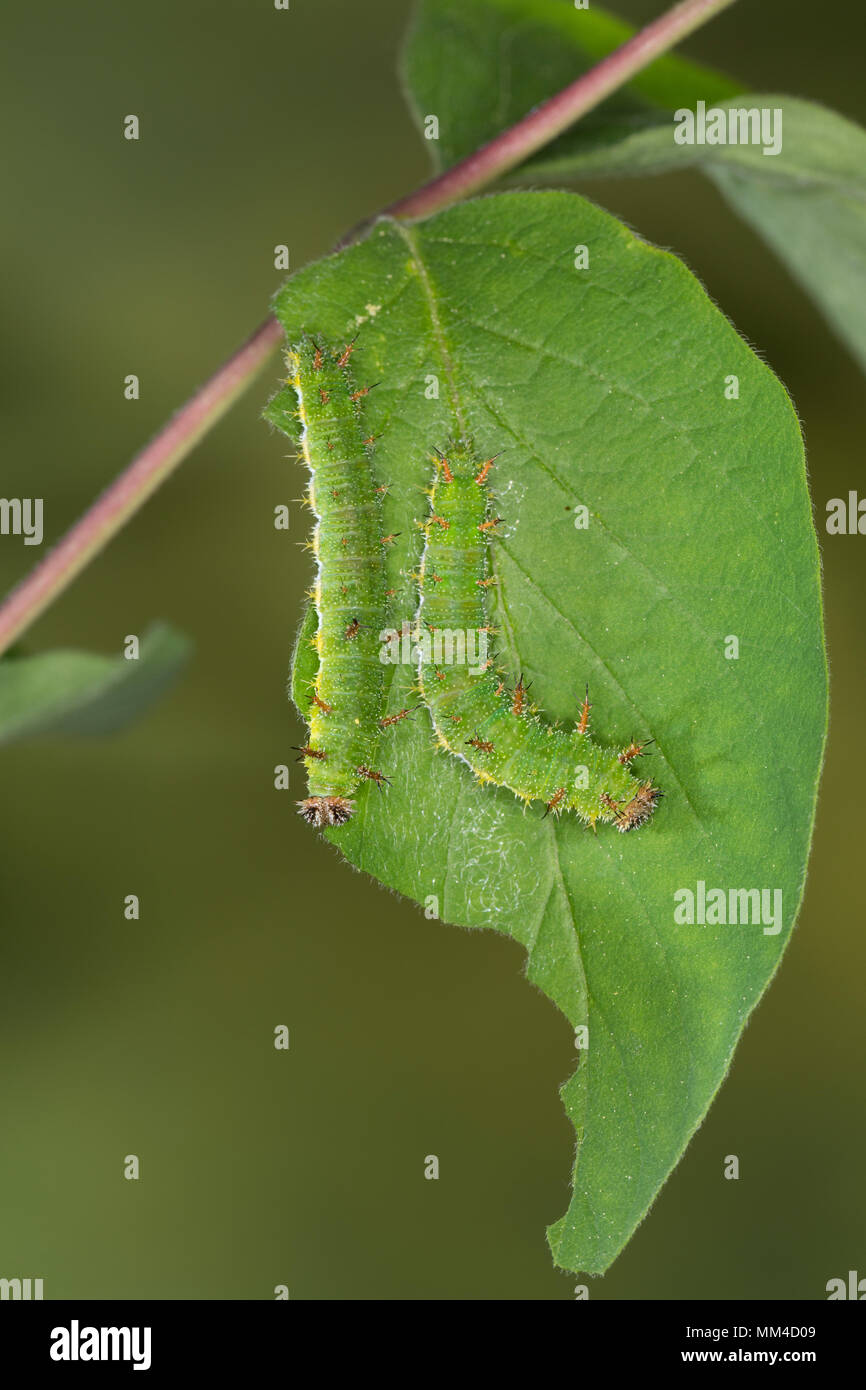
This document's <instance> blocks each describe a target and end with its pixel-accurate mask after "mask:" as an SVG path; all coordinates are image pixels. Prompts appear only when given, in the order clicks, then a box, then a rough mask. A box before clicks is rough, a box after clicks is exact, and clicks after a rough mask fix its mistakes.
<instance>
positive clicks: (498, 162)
mask: <svg viewBox="0 0 866 1390" xmlns="http://www.w3.org/2000/svg"><path fill="white" fill-rule="evenodd" d="M733 3H734V0H681V3H679V4H677V5H674V7H673V9H671V10H669V11H667V13H666V14H663V15H662V16H660V18H659V19H657V20H654V21H653V23H652V24H649V25H647V27H646V28H645V29H642V30H641V31H640V33H638V34H635V35H634V37H633V38H631V39H629V40H628V42H627V43H624V44H623V45H622V46H621V47H620V48H618V49H616V51H615V52H613V53H611V54H610V55H609V56H608V57H607V58H605V59H604V60H603V61H602V62H600V63H598V64H597V65H596V66H595V67H594V68H592V69H591V70H590V71H589V72H587V73H584V75H583V76H582V77H579V78H578V79H577V80H576V81H575V82H572V83H571V85H570V86H568V87H566V88H564V90H563V91H561V92H559V93H558V94H557V95H556V96H554V97H551V98H550V100H549V101H546V102H544V103H543V104H542V105H541V106H539V107H536V109H535V110H533V111H530V113H529V114H528V115H527V116H525V117H524V118H523V120H521V121H518V122H517V124H516V125H513V126H511V127H510V129H508V130H506V131H503V132H502V134H501V135H498V136H497V137H496V139H494V140H491V141H490V142H489V144H487V145H483V146H482V147H481V149H479V150H476V151H475V153H474V154H471V155H469V157H468V158H467V159H463V160H461V161H460V163H459V164H455V165H454V166H453V168H451V169H446V171H445V172H444V173H443V174H440V175H438V177H436V178H434V179H431V180H430V181H429V182H428V183H425V184H424V185H423V187H421V188H419V189H417V190H416V191H415V192H414V193H410V194H409V195H408V196H407V197H405V198H401V199H399V200H398V201H397V202H396V203H392V204H391V205H390V206H389V207H387V208H385V209H384V212H382V213H379V214H377V216H389V217H397V218H401V219H410V218H421V217H428V216H429V215H430V214H431V213H433V212H437V211H439V210H440V209H441V208H445V207H448V206H450V205H451V204H452V203H455V202H457V201H458V200H459V199H460V198H464V197H466V196H467V195H469V194H471V193H476V192H478V190H479V189H481V188H486V187H488V186H489V185H490V184H491V183H493V182H494V181H495V180H496V179H498V178H500V177H501V176H502V175H503V174H506V173H508V172H509V171H510V170H511V169H513V168H515V166H516V165H518V164H521V163H522V162H523V161H524V160H525V159H527V158H528V157H529V156H530V155H532V154H534V153H535V151H536V150H539V149H541V148H542V147H543V146H544V145H546V144H548V143H549V142H550V141H551V140H553V139H555V137H556V136H557V135H561V134H562V132H563V131H564V130H566V129H567V128H568V127H569V126H570V125H573V124H574V122H575V121H577V120H579V119H580V117H581V116H583V115H585V114H586V112H587V111H590V110H592V109H593V108H594V107H595V106H598V104H599V102H601V101H604V99H605V98H606V97H608V96H610V94H611V92H614V91H616V90H617V88H619V87H621V86H623V84H624V83H626V82H628V81H630V79H631V78H632V77H634V76H635V75H636V74H637V73H638V72H641V71H642V70H643V69H644V68H645V67H647V66H648V65H649V64H650V63H651V62H652V61H653V59H655V58H657V57H659V55H660V54H662V53H665V52H667V51H668V49H670V48H672V47H673V46H674V44H676V43H679V41H680V40H681V39H684V38H686V37H687V36H688V35H689V34H691V33H692V32H693V31H694V30H695V29H697V28H699V27H700V26H701V25H702V24H705V23H706V22H707V21H708V20H710V19H712V18H713V17H714V16H715V15H717V14H719V13H720V12H721V11H722V10H724V9H727V7H728V6H729V5H732V4H733ZM375 220H376V218H371V219H368V220H367V221H366V222H364V223H361V224H360V226H358V227H356V228H355V229H354V230H353V231H352V232H350V233H348V235H347V236H346V237H344V238H343V239H342V240H341V242H340V243H339V246H340V247H343V246H347V245H349V244H350V243H351V242H352V241H354V240H356V239H357V238H358V237H359V236H360V235H362V234H363V232H364V231H366V230H367V228H368V227H369V226H371V225H372V223H373V222H374V221H375ZM281 333H282V330H281V328H280V325H279V324H278V323H277V321H276V320H275V319H273V318H269V319H266V320H265V322H264V323H263V324H261V325H260V327H259V328H257V329H256V331H255V333H253V334H252V336H251V337H250V338H248V339H247V341H246V342H245V343H244V344H243V346H242V347H240V348H239V349H238V350H237V352H235V353H234V354H233V355H232V356H231V357H230V358H229V360H228V361H227V362H226V363H224V365H223V366H222V367H220V368H219V369H218V371H216V372H215V373H214V375H213V376H212V377H211V378H210V380H209V381H207V382H205V384H204V386H202V387H201V388H200V389H199V390H198V391H197V392H196V393H195V395H194V396H192V397H191V398H190V400H188V401H187V402H186V403H185V404H184V405H183V406H181V408H180V410H178V411H177V413H176V414H175V415H174V416H173V417H172V418H171V420H170V421H169V422H168V424H167V425H165V426H164V428H163V429H162V430H161V431H160V433H159V434H158V435H157V436H156V437H155V438H154V439H153V440H151V442H150V443H149V444H148V445H146V447H145V448H144V449H142V451H141V453H139V454H137V455H136V456H135V458H134V459H133V460H132V462H131V463H130V464H129V465H128V466H127V467H126V469H125V470H124V471H123V473H121V474H120V476H119V477H118V478H117V479H116V480H115V482H113V483H112V484H111V486H110V487H109V488H107V490H106V491H105V492H103V493H102V495H101V496H100V497H98V498H97V499H96V501H95V502H94V503H93V505H92V506H91V507H90V509H89V510H88V511H87V512H86V513H85V514H84V516H83V517H81V519H80V520H79V521H77V522H76V523H75V525H74V526H72V528H71V529H70V530H69V531H68V532H67V533H66V535H65V536H64V537H63V539H62V540H61V541H60V542H59V543H58V544H57V545H56V546H55V547H54V548H53V550H51V551H49V553H48V554H47V555H46V557H45V559H44V560H43V561H42V562H41V563H40V564H39V565H37V567H36V568H35V569H34V570H33V572H32V573H31V574H30V575H28V576H27V578H26V579H24V581H23V582H22V583H21V584H19V585H18V587H17V588H15V589H13V590H12V592H11V593H10V594H9V596H8V598H7V599H6V600H5V602H4V603H3V605H2V607H0V653H2V652H4V651H6V649H7V648H8V647H10V646H11V645H12V643H13V642H14V641H15V640H16V638H17V637H19V636H20V634H21V633H22V632H23V631H24V630H25V629H26V628H28V627H29V626H30V624H31V623H32V622H34V620H35V619H36V618H37V617H38V616H39V614H40V613H42V612H43V611H44V609H46V608H47V607H48V606H49V605H50V604H51V603H53V601H54V600H55V599H56V598H57V597H58V595H59V594H61V593H62V592H63V590H64V589H65V588H66V587H67V585H68V584H70V583H71V582H72V580H73V579H74V578H75V576H76V575H77V574H79V573H80V571H81V570H82V569H84V567H85V566H86V565H87V564H88V563H89V561H90V560H91V559H92V558H93V556H94V555H96V554H97V553H98V552H99V551H100V550H101V549H102V548H103V547H104V546H105V545H107V544H108V542H109V541H110V540H111V539H112V537H113V536H115V535H116V534H117V532H118V531H119V530H120V529H121V527H122V526H124V525H125V523H126V522H127V521H128V520H129V518H130V517H131V516H132V515H133V513H134V512H136V511H137V510H138V508H139V507H140V506H142V504H143V503H144V502H145V501H146V500H147V498H148V497H149V496H150V495H151V493H152V492H154V491H155V490H156V488H158V487H159V485H160V483H161V482H162V481H163V480H164V479H165V478H166V477H168V475H169V473H171V472H172V470H173V469H174V468H176V467H177V465H178V464H179V463H180V462H181V460H182V459H184V458H185V457H186V455H187V454H188V453H189V452H190V451H191V450H192V449H193V448H194V446H195V445H196V444H197V443H198V441H199V440H200V439H202V438H203V437H204V435H206V434H207V432H208V431H209V430H210V429H211V428H212V427H213V426H214V425H215V424H216V422H217V420H219V419H220V417H221V416H222V415H224V414H225V412H226V411H227V410H228V409H229V407H230V406H231V405H232V404H233V403H234V401H235V400H237V398H238V396H240V395H241V394H242V392H243V391H244V390H245V389H246V387H247V386H248V385H249V384H250V382H251V381H252V380H253V378H254V377H255V375H256V373H257V372H258V371H259V369H260V368H261V367H262V365H263V363H264V362H265V361H266V359H267V358H268V357H269V355H270V353H271V351H272V350H273V349H274V347H276V345H277V343H278V342H279V340H280V337H281Z"/></svg>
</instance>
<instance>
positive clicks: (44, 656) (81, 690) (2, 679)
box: [0, 623, 190, 743]
mask: <svg viewBox="0 0 866 1390" xmlns="http://www.w3.org/2000/svg"><path fill="white" fill-rule="evenodd" d="M189 653H190V642H189V640H188V638H186V637H184V635H183V634H182V633H180V632H178V631H176V630H175V629H174V628H172V627H169V626H168V625H167V624H165V623H156V624H154V625H153V627H151V628H150V629H149V630H148V631H147V632H146V633H145V634H144V636H143V637H142V639H141V645H140V650H139V656H138V660H137V661H132V660H130V661H127V660H126V659H125V658H124V657H123V656H99V655H97V654H96V653H94V652H76V651H63V650H61V651H53V652H41V653H40V654H39V655H37V656H17V655H16V656H13V655H9V656H7V657H6V658H5V659H4V660H3V661H2V662H0V743H11V742H13V741H14V740H15V739H21V738H26V737H29V736H31V735H34V734H44V733H52V734H105V733H113V732H115V730H117V729H122V728H124V726H125V725H127V724H129V723H131V722H132V720H134V719H135V718H136V716H137V715H138V714H140V713H141V712H142V711H143V710H145V709H147V708H148V706H149V705H151V704H153V703H154V701H156V700H158V699H159V697H160V696H161V695H162V693H163V691H165V690H166V689H167V688H168V687H169V686H170V685H171V684H172V682H173V681H174V680H175V679H176V678H177V676H178V674H179V672H180V671H181V669H182V667H183V666H184V665H185V663H186V661H187V659H188V657H189Z"/></svg>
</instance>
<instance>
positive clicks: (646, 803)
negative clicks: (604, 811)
mask: <svg viewBox="0 0 866 1390" xmlns="http://www.w3.org/2000/svg"><path fill="white" fill-rule="evenodd" d="M661 795H662V793H661V791H660V790H659V788H658V787H654V786H653V784H652V782H641V784H640V786H639V787H638V789H637V791H636V792H635V794H634V796H633V797H632V799H631V801H627V802H626V804H625V805H624V806H622V805H620V806H618V807H617V814H616V820H615V822H614V823H615V825H616V828H617V830H619V831H621V832H622V833H623V834H625V833H626V831H628V830H635V829H637V827H638V826H639V825H644V824H645V823H646V821H648V820H649V818H650V816H651V815H652V813H653V811H654V810H655V808H656V803H657V802H658V800H659V798H660V797H661Z"/></svg>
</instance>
